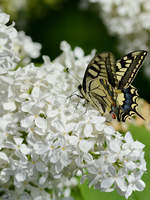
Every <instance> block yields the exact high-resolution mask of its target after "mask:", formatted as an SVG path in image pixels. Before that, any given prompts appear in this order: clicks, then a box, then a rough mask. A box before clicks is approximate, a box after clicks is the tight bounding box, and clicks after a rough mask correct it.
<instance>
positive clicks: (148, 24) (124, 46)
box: [89, 0, 150, 76]
mask: <svg viewBox="0 0 150 200" xmlns="http://www.w3.org/2000/svg"><path fill="white" fill-rule="evenodd" d="M89 2H91V3H97V4H98V5H99V6H100V16H101V17H102V18H103V20H104V22H105V24H106V26H107V28H108V31H109V32H110V33H111V34H113V35H117V36H118V38H119V40H120V42H119V46H118V48H119V50H120V51H121V52H122V53H128V52H130V51H133V50H137V49H143V50H149V48H150V39H149V31H150V20H149V19H150V1H149V0H137V1H130V0H126V1H121V0H119V1H116V0H107V1H105V0H89ZM145 72H146V73H145V74H146V75H148V76H150V70H149V63H147V64H146V67H145Z"/></svg>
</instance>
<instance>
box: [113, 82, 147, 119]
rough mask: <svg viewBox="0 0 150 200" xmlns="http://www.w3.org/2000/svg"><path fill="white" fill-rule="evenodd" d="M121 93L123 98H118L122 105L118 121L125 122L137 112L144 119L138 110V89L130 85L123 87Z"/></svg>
mask: <svg viewBox="0 0 150 200" xmlns="http://www.w3.org/2000/svg"><path fill="white" fill-rule="evenodd" d="M121 94H122V98H120V99H119V100H118V102H119V105H120V109H119V115H118V116H117V118H118V121H123V122H125V121H126V119H127V118H130V117H131V116H132V115H135V114H137V115H138V116H139V117H141V118H142V119H144V118H143V117H142V116H141V115H140V114H139V113H138V112H137V106H138V104H137V99H138V96H139V95H138V93H137V89H136V88H135V87H133V86H132V85H130V86H129V87H128V88H125V89H123V90H122V93H121Z"/></svg>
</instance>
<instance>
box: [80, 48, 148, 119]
mask: <svg viewBox="0 0 150 200" xmlns="http://www.w3.org/2000/svg"><path fill="white" fill-rule="evenodd" d="M146 55H147V52H146V51H144V50H140V51H135V52H131V53H129V54H127V55H125V56H123V57H122V58H121V59H120V60H119V61H115V58H114V56H113V54H112V53H110V52H108V53H101V54H98V55H96V56H95V57H94V58H93V59H92V60H91V62H90V63H89V65H88V66H87V69H86V71H85V75H84V78H83V82H82V85H79V87H78V89H79V91H80V93H81V95H82V97H83V98H85V99H86V100H87V101H88V102H89V103H90V104H92V105H93V106H94V107H95V108H96V109H97V110H98V111H99V112H100V113H105V112H106V111H107V112H109V113H112V118H117V120H118V121H125V120H126V119H127V118H128V117H129V116H131V115H133V114H137V115H138V116H139V117H141V118H143V117H142V116H141V115H140V114H139V113H138V112H137V110H136V107H137V97H138V93H137V90H136V88H134V87H133V86H132V85H131V83H132V81H133V80H134V78H135V76H136V74H137V72H138V70H139V69H140V67H141V65H142V62H143V60H144V58H145V56H146Z"/></svg>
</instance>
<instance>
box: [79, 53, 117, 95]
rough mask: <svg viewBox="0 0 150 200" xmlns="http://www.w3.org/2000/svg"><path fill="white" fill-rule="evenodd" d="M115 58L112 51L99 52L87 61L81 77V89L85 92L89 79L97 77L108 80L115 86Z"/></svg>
mask: <svg viewBox="0 0 150 200" xmlns="http://www.w3.org/2000/svg"><path fill="white" fill-rule="evenodd" d="M114 74H115V59H114V56H113V54H112V53H110V52H108V53H101V54H98V55H96V56H95V57H94V58H93V59H92V60H91V62H90V63H89V65H88V67H87V69H86V71H85V75H84V78H83V85H82V86H83V90H84V91H85V92H86V90H87V87H88V84H89V82H90V80H93V79H96V78H99V79H105V80H108V81H109V83H110V84H111V85H112V86H115V84H116V83H115V81H116V79H115V78H114Z"/></svg>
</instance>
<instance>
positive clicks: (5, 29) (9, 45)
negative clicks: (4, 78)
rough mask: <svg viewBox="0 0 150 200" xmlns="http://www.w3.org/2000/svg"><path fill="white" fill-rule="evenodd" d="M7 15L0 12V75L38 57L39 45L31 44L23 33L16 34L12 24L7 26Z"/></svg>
mask: <svg viewBox="0 0 150 200" xmlns="http://www.w3.org/2000/svg"><path fill="white" fill-rule="evenodd" d="M8 22H9V15H7V14H5V13H3V12H2V11H1V10H0V74H4V73H6V72H7V71H8V70H13V69H15V68H16V67H17V66H18V65H19V64H20V65H21V64H22V65H25V64H27V63H29V62H30V60H31V58H36V57H38V56H39V55H40V49H41V45H40V44H39V43H33V42H32V40H31V38H30V37H29V36H26V35H25V34H24V32H22V31H21V32H17V31H16V29H15V28H14V23H12V24H11V25H7V23H8Z"/></svg>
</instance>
